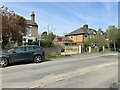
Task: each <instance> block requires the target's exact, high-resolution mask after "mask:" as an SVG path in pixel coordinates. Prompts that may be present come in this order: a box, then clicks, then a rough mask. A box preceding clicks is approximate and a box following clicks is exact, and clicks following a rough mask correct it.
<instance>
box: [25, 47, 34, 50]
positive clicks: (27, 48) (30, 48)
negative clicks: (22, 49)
mask: <svg viewBox="0 0 120 90" xmlns="http://www.w3.org/2000/svg"><path fill="white" fill-rule="evenodd" d="M33 50H35V49H34V48H33V47H26V51H33Z"/></svg>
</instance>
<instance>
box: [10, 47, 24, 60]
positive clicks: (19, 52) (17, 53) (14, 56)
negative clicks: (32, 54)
mask: <svg viewBox="0 0 120 90" xmlns="http://www.w3.org/2000/svg"><path fill="white" fill-rule="evenodd" d="M24 53H25V47H16V48H15V49H14V52H12V53H11V54H10V59H11V61H12V62H20V61H22V60H24V57H25V54H24Z"/></svg>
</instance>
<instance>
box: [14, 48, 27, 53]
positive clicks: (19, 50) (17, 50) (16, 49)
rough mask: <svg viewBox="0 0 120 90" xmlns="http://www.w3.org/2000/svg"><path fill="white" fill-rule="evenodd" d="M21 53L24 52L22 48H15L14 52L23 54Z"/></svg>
mask: <svg viewBox="0 0 120 90" xmlns="http://www.w3.org/2000/svg"><path fill="white" fill-rule="evenodd" d="M23 51H25V48H24V47H17V48H15V52H23Z"/></svg>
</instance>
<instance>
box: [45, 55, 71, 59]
mask: <svg viewBox="0 0 120 90" xmlns="http://www.w3.org/2000/svg"><path fill="white" fill-rule="evenodd" d="M66 56H71V55H70V54H68V55H48V56H46V57H45V58H47V59H55V58H62V57H66Z"/></svg>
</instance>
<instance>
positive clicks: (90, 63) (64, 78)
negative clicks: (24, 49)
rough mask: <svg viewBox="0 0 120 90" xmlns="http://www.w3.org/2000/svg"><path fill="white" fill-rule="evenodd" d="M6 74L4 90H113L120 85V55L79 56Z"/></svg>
mask: <svg viewBox="0 0 120 90" xmlns="http://www.w3.org/2000/svg"><path fill="white" fill-rule="evenodd" d="M1 70H2V88H109V87H110V85H111V84H112V83H116V82H117V81H118V54H117V53H113V52H112V53H106V54H79V55H72V56H69V57H65V58H59V59H53V60H48V61H46V62H42V63H29V64H22V65H12V66H9V67H6V68H1Z"/></svg>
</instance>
